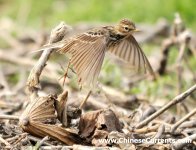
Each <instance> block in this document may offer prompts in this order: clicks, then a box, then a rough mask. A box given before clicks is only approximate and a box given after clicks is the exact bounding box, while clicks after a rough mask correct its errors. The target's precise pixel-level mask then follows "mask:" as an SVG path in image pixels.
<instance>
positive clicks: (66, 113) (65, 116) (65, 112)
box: [55, 91, 82, 127]
mask: <svg viewBox="0 0 196 150" xmlns="http://www.w3.org/2000/svg"><path fill="white" fill-rule="evenodd" d="M67 99H68V92H67V91H64V92H63V93H61V94H60V95H59V96H58V99H57V100H55V108H56V110H57V117H58V120H59V121H60V122H61V123H62V125H63V126H64V127H69V126H70V123H71V120H72V119H77V118H79V117H80V116H81V113H82V111H81V109H79V108H76V107H74V106H68V105H67Z"/></svg>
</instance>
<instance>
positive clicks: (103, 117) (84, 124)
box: [79, 109, 122, 146]
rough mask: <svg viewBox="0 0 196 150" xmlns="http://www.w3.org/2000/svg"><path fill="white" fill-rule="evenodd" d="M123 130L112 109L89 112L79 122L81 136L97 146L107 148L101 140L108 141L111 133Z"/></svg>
mask: <svg viewBox="0 0 196 150" xmlns="http://www.w3.org/2000/svg"><path fill="white" fill-rule="evenodd" d="M121 129H122V127H121V125H120V122H119V120H118V118H117V117H116V115H115V114H114V112H113V111H112V110H110V109H106V110H97V111H92V112H88V113H86V114H84V115H82V117H81V119H80V122H79V134H80V136H81V137H82V138H85V139H86V140H87V141H88V142H91V143H92V144H93V145H96V146H106V145H107V144H106V143H100V142H99V139H106V138H107V136H108V134H109V133H110V132H112V131H119V132H121Z"/></svg>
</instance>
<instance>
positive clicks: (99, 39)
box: [54, 19, 155, 86]
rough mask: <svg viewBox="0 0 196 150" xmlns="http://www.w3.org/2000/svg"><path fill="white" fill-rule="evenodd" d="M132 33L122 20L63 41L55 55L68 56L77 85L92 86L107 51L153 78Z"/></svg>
mask: <svg viewBox="0 0 196 150" xmlns="http://www.w3.org/2000/svg"><path fill="white" fill-rule="evenodd" d="M136 31H137V30H136V27H135V24H134V23H133V22H131V21H130V20H128V19H123V20H121V21H120V22H119V24H117V25H116V26H104V27H100V28H97V29H93V30H90V31H88V32H85V33H82V34H79V35H77V36H74V37H71V38H68V39H66V40H65V41H64V43H63V44H62V45H63V46H62V47H61V48H60V49H59V50H58V52H60V53H63V54H64V53H70V54H71V60H70V61H71V64H72V65H73V69H74V70H75V72H76V74H77V75H78V80H79V81H80V83H81V85H83V84H84V83H86V84H88V85H91V86H94V85H95V84H96V81H97V78H98V76H99V73H100V70H101V66H102V63H103V60H104V56H105V52H107V51H109V52H111V53H113V54H115V55H116V56H118V57H119V58H121V59H123V60H124V61H126V62H128V63H130V65H132V66H133V67H135V68H136V69H137V70H138V71H139V70H144V72H146V70H148V71H149V72H150V73H151V74H152V75H153V76H155V75H154V72H153V69H152V67H151V65H150V63H149V61H148V59H147V57H146V56H145V54H144V53H143V51H142V49H141V48H140V46H139V44H138V43H137V41H136V40H135V38H134V37H133V36H132V33H134V32H136ZM54 47H55V46H54Z"/></svg>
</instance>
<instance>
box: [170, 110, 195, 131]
mask: <svg viewBox="0 0 196 150" xmlns="http://www.w3.org/2000/svg"><path fill="white" fill-rule="evenodd" d="M194 114H196V108H195V109H193V110H192V111H191V112H190V113H188V114H187V115H186V116H184V117H183V118H182V119H180V120H179V121H178V122H176V123H175V124H174V125H173V126H172V128H171V133H174V131H175V130H176V129H177V128H178V127H179V126H180V125H181V124H182V123H183V122H184V121H186V120H187V119H189V118H190V117H191V116H193V115H194Z"/></svg>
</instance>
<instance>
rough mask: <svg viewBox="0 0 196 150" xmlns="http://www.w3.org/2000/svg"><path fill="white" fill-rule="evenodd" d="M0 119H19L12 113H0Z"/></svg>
mask: <svg viewBox="0 0 196 150" xmlns="http://www.w3.org/2000/svg"><path fill="white" fill-rule="evenodd" d="M0 119H9V120H19V116H14V115H0Z"/></svg>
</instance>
